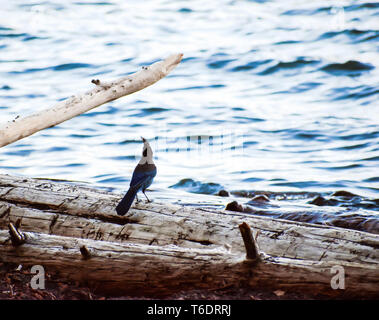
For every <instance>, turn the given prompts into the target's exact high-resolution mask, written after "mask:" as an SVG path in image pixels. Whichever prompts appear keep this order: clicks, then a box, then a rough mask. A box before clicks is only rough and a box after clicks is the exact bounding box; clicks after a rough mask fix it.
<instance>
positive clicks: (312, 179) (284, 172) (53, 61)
mask: <svg viewBox="0 0 379 320" xmlns="http://www.w3.org/2000/svg"><path fill="white" fill-rule="evenodd" d="M177 52H182V53H183V54H184V58H183V61H182V62H181V63H180V65H179V66H178V67H177V68H176V69H175V70H174V71H173V72H172V73H171V74H170V75H169V76H168V77H167V78H165V79H163V80H161V81H159V82H158V83H156V84H154V85H153V86H151V87H149V88H147V89H144V90H142V91H140V92H138V93H135V94H133V95H130V96H127V97H124V98H121V99H119V100H116V101H114V102H111V103H108V104H106V105H103V106H101V107H99V108H96V109H94V110H92V111H90V112H88V113H86V114H83V115H81V116H78V117H76V118H74V119H72V120H70V121H67V122H65V123H63V124H61V125H59V126H56V127H54V128H50V129H47V130H43V131H41V132H39V133H36V134H35V135H33V136H31V137H28V138H26V139H23V140H20V141H18V142H16V143H13V144H11V145H9V146H6V147H4V148H2V149H1V150H0V172H2V173H8V174H16V175H25V176H31V177H49V178H54V179H64V180H73V181H83V182H88V183H90V184H91V185H93V186H97V187H104V188H108V189H111V190H115V191H118V192H124V191H125V190H126V189H127V188H128V184H129V181H130V177H131V173H132V171H133V169H134V167H135V165H136V163H137V162H138V159H139V157H140V154H141V151H142V143H141V141H140V136H143V137H145V138H147V139H149V140H150V142H151V145H152V148H153V149H154V151H155V154H154V156H155V162H156V164H157V166H158V175H157V177H156V179H155V181H154V184H153V185H152V186H151V189H152V193H151V194H152V198H155V199H157V200H159V199H160V200H162V199H166V200H169V201H173V202H178V201H180V200H181V201H182V202H192V203H194V202H199V201H200V202H207V201H208V202H209V203H212V201H213V202H215V203H219V204H225V203H226V202H228V201H230V198H227V199H224V198H220V197H217V200H214V198H216V197H213V198H212V199H210V198H209V197H207V196H203V195H201V194H213V193H217V192H218V191H219V190H221V189H226V190H228V191H242V193H235V196H240V195H245V196H246V195H247V194H249V195H254V193H252V192H254V191H263V192H265V193H266V194H267V195H268V196H269V197H271V198H270V199H272V200H273V201H279V200H280V199H283V198H286V199H288V198H289V197H290V198H291V199H294V200H297V201H299V202H301V203H302V205H305V206H307V207H316V206H315V205H314V204H313V205H312V204H309V201H311V200H312V199H314V197H316V196H317V195H320V196H322V197H324V198H325V199H327V198H328V197H329V196H330V195H331V194H332V193H333V192H335V191H338V190H344V191H348V192H351V193H354V194H357V195H359V196H360V197H350V198H349V197H348V198H347V199H345V200H346V201H347V202H346V201H345V202H344V201H342V202H339V205H340V204H341V203H342V205H343V206H345V207H346V208H348V209H349V210H350V211H353V212H354V214H359V215H363V216H370V217H376V218H377V212H378V210H379V209H378V206H379V204H378V200H377V199H378V198H379V103H378V100H379V99H378V98H379V68H378V63H379V3H378V2H366V1H342V0H341V1H305V0H303V1H299V0H288V1H279V0H277V1H263V0H261V1H242V0H241V1H230V0H229V1H225V0H218V1H199V0H194V1H163V0H160V1H158V0H154V1H123V0H112V1H99V2H97V1H25V0H23V1H19V0H12V1H1V8H0V118H1V119H0V120H1V121H0V122H1V123H3V122H6V121H9V120H12V119H14V118H15V117H17V116H20V117H22V116H25V115H28V114H31V113H33V112H36V111H39V110H42V109H45V108H48V107H51V106H53V105H54V104H55V103H56V102H57V101H59V100H62V99H65V98H67V97H69V96H71V95H73V94H77V93H80V92H85V91H87V90H89V89H91V88H92V87H93V85H92V84H91V80H92V79H94V78H96V79H100V80H112V79H116V78H118V77H121V76H125V75H126V74H129V73H132V72H135V71H137V70H139V69H140V68H141V67H142V66H145V65H149V64H151V63H153V62H155V61H157V60H160V59H163V58H165V57H167V56H168V55H170V54H172V53H177ZM249 192H250V193H249ZM198 193H200V194H198ZM199 199H200V200H199ZM340 200H341V199H340ZM367 202H368V203H369V204H370V205H369V206H365V205H362V204H364V203H367ZM329 205H330V206H333V203H330V202H329V203H327V205H326V207H328V206H329ZM318 207H319V206H317V208H318Z"/></svg>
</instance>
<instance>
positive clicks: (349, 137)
mask: <svg viewBox="0 0 379 320" xmlns="http://www.w3.org/2000/svg"><path fill="white" fill-rule="evenodd" d="M378 137H379V131H373V132H365V133H356V134H348V135H344V136H340V137H339V139H342V140H353V141H355V140H366V139H375V138H378Z"/></svg>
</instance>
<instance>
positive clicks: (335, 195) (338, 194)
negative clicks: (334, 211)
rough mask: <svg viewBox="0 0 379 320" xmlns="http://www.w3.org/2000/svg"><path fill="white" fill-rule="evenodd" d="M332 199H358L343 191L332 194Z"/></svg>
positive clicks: (354, 195) (352, 194)
mask: <svg viewBox="0 0 379 320" xmlns="http://www.w3.org/2000/svg"><path fill="white" fill-rule="evenodd" d="M332 197H344V198H349V199H350V198H354V197H357V195H356V194H354V193H351V192H348V191H344V190H341V191H336V192H334V193H333V194H332Z"/></svg>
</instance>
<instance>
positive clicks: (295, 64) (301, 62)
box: [258, 58, 320, 75]
mask: <svg viewBox="0 0 379 320" xmlns="http://www.w3.org/2000/svg"><path fill="white" fill-rule="evenodd" d="M318 63H320V61H318V60H311V59H306V58H298V59H296V60H294V61H288V62H282V61H280V62H278V63H277V64H276V65H274V66H272V67H269V68H267V69H266V70H264V71H262V72H260V73H258V74H259V75H269V74H273V73H275V72H278V71H282V70H289V69H299V68H303V67H305V66H309V65H314V64H318Z"/></svg>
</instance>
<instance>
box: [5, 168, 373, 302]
mask: <svg viewBox="0 0 379 320" xmlns="http://www.w3.org/2000/svg"><path fill="white" fill-rule="evenodd" d="M121 197H122V195H120V194H115V193H109V192H105V191H100V190H96V189H92V188H89V187H86V186H79V185H75V184H65V183H56V182H53V181H50V180H40V179H30V178H22V177H13V176H7V175H0V260H1V261H4V262H15V263H19V264H24V265H33V264H41V265H43V266H46V268H49V269H51V270H57V271H59V272H61V273H62V275H64V276H65V277H67V278H69V279H73V280H78V281H80V282H83V283H87V284H90V285H91V286H94V287H97V288H98V290H100V291H105V292H112V293H117V294H120V293H127V294H137V295H138V294H140V295H154V296H164V295H168V294H171V293H174V292H177V291H179V290H184V289H190V288H191V289H194V288H208V289H215V288H220V287H225V286H229V285H235V286H241V285H248V286H253V287H255V288H258V287H264V288H266V289H267V288H272V289H273V290H274V289H277V288H282V289H285V290H287V291H288V290H292V291H300V292H312V293H324V294H330V295H343V296H344V297H361V298H368V297H378V296H379V293H378V287H379V268H378V267H379V252H378V251H379V250H378V248H379V236H378V235H375V234H370V233H367V232H362V231H355V230H348V229H342V228H337V227H331V226H320V225H313V224H308V223H301V222H295V221H286V220H280V219H272V218H269V217H261V216H257V215H251V214H247V213H240V212H230V211H225V210H211V209H202V208H191V207H184V206H177V205H170V204H160V203H154V202H153V203H143V202H140V203H138V204H135V205H134V206H132V208H131V209H130V211H129V212H128V214H127V216H125V217H119V216H117V215H116V213H115V206H116V204H117V203H118V201H119V200H120V199H121ZM19 219H21V223H20V224H19V231H20V232H22V233H23V235H24V236H25V239H26V241H25V243H23V244H21V245H18V246H17V247H15V246H14V245H12V242H11V241H10V235H9V230H8V225H9V223H13V224H16V222H17V221H18V220H19ZM242 223H246V224H248V225H249V226H250V227H251V228H252V230H253V232H254V233H255V234H256V233H257V232H259V236H258V237H255V242H256V244H257V245H258V247H259V252H260V257H259V262H256V261H255V262H254V263H253V261H251V260H249V259H246V258H245V257H246V250H245V245H244V242H243V240H242V237H241V234H240V230H239V225H241V224H242ZM83 247H84V248H85V249H81V248H83ZM83 252H84V254H83ZM86 252H87V253H88V254H87V253H86ZM336 265H338V266H342V267H344V269H345V276H346V284H345V290H333V289H332V288H331V285H330V281H331V278H332V277H333V274H332V273H331V268H332V267H333V266H336Z"/></svg>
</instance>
